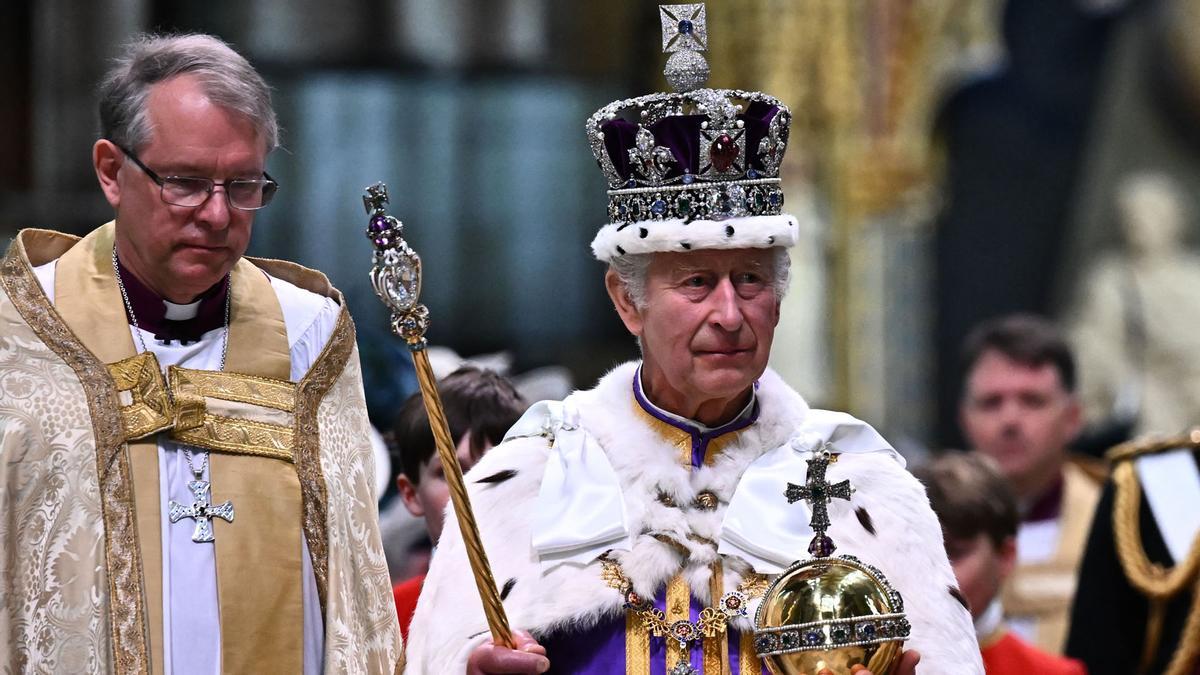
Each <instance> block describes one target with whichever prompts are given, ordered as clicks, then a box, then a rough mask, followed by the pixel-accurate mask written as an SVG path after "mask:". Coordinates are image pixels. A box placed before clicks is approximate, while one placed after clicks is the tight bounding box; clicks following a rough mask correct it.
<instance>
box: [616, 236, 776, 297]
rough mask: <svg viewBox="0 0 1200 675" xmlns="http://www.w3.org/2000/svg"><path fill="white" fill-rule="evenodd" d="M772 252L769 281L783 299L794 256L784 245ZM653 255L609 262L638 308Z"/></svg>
mask: <svg viewBox="0 0 1200 675" xmlns="http://www.w3.org/2000/svg"><path fill="white" fill-rule="evenodd" d="M771 253H772V256H771V269H770V270H768V271H767V274H768V275H769V280H768V281H769V283H770V284H771V287H772V289H774V291H775V298H776V299H777V300H780V301H782V300H783V296H784V295H786V294H787V290H788V283H789V282H790V281H791V271H792V258H791V256H789V255H788V251H787V249H786V248H783V247H782V246H776V247H774V248H772V249H771ZM653 256H654V254H653V253H629V254H626V255H621V256H617V257H615V258H613V259H612V260H611V261H609V264H608V267H609V269H611V270H612V271H613V272H615V273H616V275H617V278H618V279H619V280H620V281H621V285H622V286H624V288H625V292H626V293H628V294H629V299H630V301H631V302H633V304H634V306H636V307H637V308H638V309H644V308H645V307H646V277H647V275H648V273H649V271H650V261H651V259H652V258H653Z"/></svg>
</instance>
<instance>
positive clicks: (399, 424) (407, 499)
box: [392, 366, 528, 640]
mask: <svg viewBox="0 0 1200 675" xmlns="http://www.w3.org/2000/svg"><path fill="white" fill-rule="evenodd" d="M438 395H439V396H440V397H441V399H442V405H443V407H444V408H445V412H446V422H447V423H448V424H449V426H450V437H451V438H453V439H454V442H455V444H456V447H455V449H456V450H457V452H458V462H459V464H461V465H462V469H463V473H466V472H467V470H469V469H470V468H471V467H472V466H474V465H475V462H476V461H477V460H478V459H479V458H480V457H481V456H482V455H483V453H485V452H487V450H488V449H489V448H491V447H492V446H493V445H496V444H497V443H499V442H500V441H501V440H502V439H503V438H504V433H505V432H506V431H508V430H509V428H510V427H512V425H513V424H515V423H516V421H517V420H518V419H520V417H521V414H522V413H524V412H525V408H526V407H528V406H527V405H526V403H525V400H524V399H522V398H521V395H520V394H519V393H517V390H516V389H515V388H514V387H513V385H512V383H511V382H509V381H508V379H506V378H505V377H504V376H502V375H500V374H498V373H495V372H493V371H490V370H481V369H479V368H475V367H471V366H466V367H463V368H459V369H458V370H456V371H454V372H453V373H451V374H449V375H447V376H446V377H445V378H443V379H442V380H441V382H439V383H438ZM392 433H393V440H394V443H393V446H392V465H393V466H399V467H400V475H399V476H397V478H396V486H397V487H398V488H399V490H400V498H401V499H402V500H403V501H404V506H405V507H406V508H407V509H408V512H409V513H411V514H413V515H414V516H417V517H419V518H424V519H425V527H426V528H427V529H428V530H429V540H430V541H431V542H433V545H434V546H437V542H438V538H439V537H441V535H442V523H443V522H445V516H446V503H447V502H448V501H449V500H450V491H449V487H448V486H447V485H446V478H445V475H444V474H443V473H442V463H441V462H440V461H438V458H437V457H436V456H435V454H436V453H435V447H434V441H433V432H432V430H431V429H430V427H429V416H428V415H427V414H426V412H425V403H424V401H422V400H421V395H420V394H415V395H413V396H412V397H410V398H409V399H408V401H406V402H405V403H404V405H403V406H402V407H401V408H400V412H399V414H398V415H397V416H396V423H395V425H394V427H393V429H392ZM424 581H425V575H424V574H420V575H417V576H415V577H412V578H410V579H407V580H405V581H401V582H400V583H398V584H396V585H395V586H394V587H393V588H392V595H393V596H394V597H395V600H396V614H397V615H398V616H399V619H400V631H401V633H403V634H404V638H405V639H406V640H407V639H408V626H409V623H410V622H411V621H412V616H413V613H414V612H415V611H416V609H417V598H418V597H419V596H420V595H421V586H422V584H423V583H424Z"/></svg>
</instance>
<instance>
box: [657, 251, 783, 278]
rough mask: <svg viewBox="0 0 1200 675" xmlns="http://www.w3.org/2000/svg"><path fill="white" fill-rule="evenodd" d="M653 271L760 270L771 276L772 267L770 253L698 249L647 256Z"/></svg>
mask: <svg viewBox="0 0 1200 675" xmlns="http://www.w3.org/2000/svg"><path fill="white" fill-rule="evenodd" d="M650 256H651V258H650V269H651V270H652V271H664V270H671V271H675V272H679V271H713V272H723V271H733V270H747V269H751V270H759V271H761V272H770V271H771V270H773V269H774V266H775V253H774V251H773V249H766V248H740V249H701V250H697V251H671V252H659V253H651V254H650Z"/></svg>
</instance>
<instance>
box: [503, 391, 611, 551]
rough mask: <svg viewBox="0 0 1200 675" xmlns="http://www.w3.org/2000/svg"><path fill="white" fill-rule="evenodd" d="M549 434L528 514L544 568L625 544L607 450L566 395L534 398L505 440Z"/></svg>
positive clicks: (534, 545)
mask: <svg viewBox="0 0 1200 675" xmlns="http://www.w3.org/2000/svg"><path fill="white" fill-rule="evenodd" d="M540 435H546V436H553V438H554V445H553V446H552V447H551V449H550V456H549V457H548V458H547V459H546V468H545V473H544V474H543V476H542V485H541V488H540V489H539V490H538V496H537V505H536V507H535V511H534V514H533V524H532V526H533V527H532V534H533V542H532V543H533V549H534V551H536V552H537V554H538V557H539V559H540V560H541V564H542V569H543V570H544V571H548V570H550V569H551V568H553V567H556V566H558V565H561V564H563V563H577V564H587V563H589V562H591V561H592V560H594V559H595V558H596V557H597V556H599V555H600V554H602V553H604V552H605V551H607V550H609V549H624V550H628V549H629V548H630V543H629V525H628V520H627V518H626V515H625V500H624V498H623V497H622V495H621V485H620V483H619V482H618V481H617V474H616V472H615V471H613V468H612V464H610V463H609V461H608V456H607V455H605V454H604V450H603V449H602V448H601V447H600V444H599V443H597V442H596V439H594V438H592V437H591V435H590V434H589V433H588V432H587V431H586V430H585V429H584V428H583V426H582V425H581V424H580V420H579V411H578V409H577V408H576V406H575V405H574V404H573V402H572V400H571V397H567V399H566V400H565V401H539V402H538V403H535V404H534V405H533V406H532V407H531V408H530V409H529V410H528V411H526V413H525V414H524V415H522V416H521V419H520V420H518V421H517V423H516V424H515V425H514V426H513V428H512V429H510V430H509V431H508V433H507V434H506V435H505V437H504V438H505V440H508V439H510V438H518V437H522V436H540Z"/></svg>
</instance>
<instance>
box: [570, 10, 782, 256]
mask: <svg viewBox="0 0 1200 675" xmlns="http://www.w3.org/2000/svg"><path fill="white" fill-rule="evenodd" d="M659 16H660V19H661V21H662V32H663V51H664V52H667V53H669V54H671V56H670V57H669V58H668V60H667V66H666V69H665V70H664V74H665V75H666V77H667V81H668V82H669V83H670V84H671V86H672V87H673V88H674V89H675V92H674V93H660V94H651V95H648V96H640V97H638V98H631V99H624V100H620V101H614V102H613V103H610V104H608V105H606V106H604V107H603V108H601V109H599V110H597V111H596V112H595V114H593V115H592V116H591V117H590V118H588V121H587V132H588V141H589V144H590V146H591V149H592V154H593V155H594V156H595V158H596V161H597V162H598V163H599V165H600V169H601V170H602V171H603V172H604V177H605V179H606V180H607V181H608V188H609V189H608V216H609V224H608V225H606V226H605V227H604V228H602V229H601V231H600V233H599V234H598V235H597V237H596V239H595V240H594V241H593V242H592V250H593V251H594V252H595V254H596V257H597V258H599V259H601V260H609V259H611V258H613V257H615V256H618V255H624V254H626V253H644V252H652V251H684V250H691V249H695V248H765V247H771V246H790V245H792V244H793V243H795V239H796V221H795V219H794V218H792V217H791V216H788V215H785V214H783V190H782V188H781V186H780V179H779V168H780V165H781V164H782V163H783V154H784V151H785V150H786V148H787V140H788V127H789V124H790V122H791V114H790V112H789V111H788V108H787V106H785V105H784V104H783V103H782V102H780V101H779V99H776V98H775V97H773V96H770V95H767V94H764V93H761V92H755V91H744V90H740V89H707V88H700V86H701V85H702V84H704V83H705V81H706V80H707V79H708V74H709V68H708V63H707V62H706V61H705V60H704V56H703V55H701V54H700V51H701V50H704V49H706V48H707V44H708V33H707V27H706V25H705V10H704V5H703V4H691V5H661V6H660V7H659ZM718 223H719V225H718Z"/></svg>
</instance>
